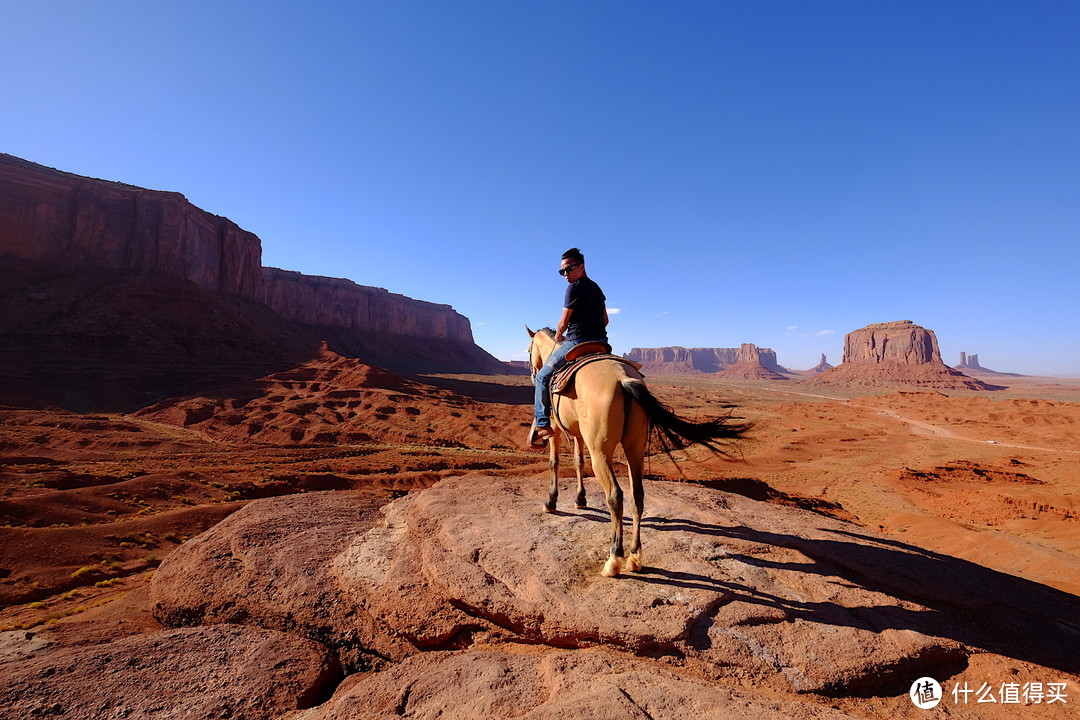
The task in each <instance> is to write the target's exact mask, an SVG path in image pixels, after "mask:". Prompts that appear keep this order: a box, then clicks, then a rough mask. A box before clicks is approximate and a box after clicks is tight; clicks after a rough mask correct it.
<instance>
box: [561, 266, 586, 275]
mask: <svg viewBox="0 0 1080 720" xmlns="http://www.w3.org/2000/svg"><path fill="white" fill-rule="evenodd" d="M576 267H581V263H578V264H577V265H567V266H566V267H564V268H560V269H559V274H560V275H569V274H570V273H572V272H574V268H576Z"/></svg>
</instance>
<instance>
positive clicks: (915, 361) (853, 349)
mask: <svg viewBox="0 0 1080 720" xmlns="http://www.w3.org/2000/svg"><path fill="white" fill-rule="evenodd" d="M815 381H817V382H826V383H831V382H840V383H847V384H854V385H892V384H903V385H919V386H921V387H930V388H937V389H958V390H1000V389H1001V388H1000V387H997V386H994V385H987V384H986V383H984V382H981V381H979V380H975V379H973V378H970V377H968V376H967V375H964V374H963V373H961V372H959V371H957V370H953V369H952V368H950V367H948V366H946V365H945V363H943V362H942V361H941V353H940V351H939V350H938V342H937V336H936V335H935V334H934V331H933V330H928V329H927V328H924V327H921V326H919V325H916V324H915V323H913V322H912V321H910V320H900V321H896V322H886V323H874V324H871V325H867V326H866V327H864V328H861V329H859V330H854V331H852V332H850V333H848V334H847V336H846V337H845V338H844V360H843V363H842V364H841V365H840V366H839V367H836V368H833V369H832V370H828V371H826V372H823V373H821V374H820V375H818V377H817V378H815Z"/></svg>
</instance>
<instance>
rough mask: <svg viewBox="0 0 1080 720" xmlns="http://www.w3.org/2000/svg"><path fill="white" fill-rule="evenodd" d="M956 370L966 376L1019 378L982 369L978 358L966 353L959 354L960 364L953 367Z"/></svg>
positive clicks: (1016, 375)
mask: <svg viewBox="0 0 1080 720" xmlns="http://www.w3.org/2000/svg"><path fill="white" fill-rule="evenodd" d="M953 368H954V369H956V370H961V371H963V372H964V374H966V375H1008V376H1011V377H1020V376H1019V375H1018V374H1017V373H1003V372H998V371H996V370H991V369H990V368H984V367H983V366H982V365H980V364H979V356H978V355H976V354H974V353H972V354H970V355H969V354H967V353H966V352H962V353H960V363H959V364H957V365H954V366H953Z"/></svg>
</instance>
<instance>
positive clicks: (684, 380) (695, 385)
mask: <svg viewBox="0 0 1080 720" xmlns="http://www.w3.org/2000/svg"><path fill="white" fill-rule="evenodd" d="M994 381H995V382H1000V379H995V380H994ZM649 382H650V386H651V387H652V388H653V390H654V392H655V393H656V395H657V396H659V397H660V398H661V399H662V400H663V401H664V402H665V403H667V404H668V405H670V406H671V407H672V408H674V409H676V410H677V411H678V412H680V413H683V414H685V415H687V416H689V417H705V416H716V415H725V414H731V415H733V416H735V417H739V418H744V419H746V420H748V421H750V422H751V423H752V424H753V428H752V430H751V431H750V433H749V434H748V436H747V438H746V439H745V440H744V441H741V442H740V443H739V444H737V445H736V446H734V447H733V448H732V456H731V457H728V458H724V457H719V456H715V455H712V454H710V453H708V452H705V451H702V450H700V449H696V448H691V449H689V450H686V451H680V452H677V453H675V455H674V456H673V457H667V456H665V455H663V454H655V455H652V456H651V457H650V459H649V460H648V465H647V474H648V477H649V478H650V479H651V481H653V482H695V483H702V484H705V485H707V486H710V487H715V488H718V489H721V490H727V491H731V492H734V493H738V494H741V495H746V496H748V497H750V498H752V499H755V500H760V501H762V502H768V503H774V504H780V505H791V506H796V507H801V508H804V509H809V510H813V511H815V512H819V513H823V514H826V515H831V516H833V517H836V518H839V519H844V520H848V521H851V522H854V523H857V524H858V525H860V526H862V528H863V529H865V530H871V531H874V532H879V533H881V534H882V535H883V537H889V538H895V539H902V540H903V541H904V542H906V543H911V544H914V545H918V546H921V547H924V548H926V549H928V550H932V551H935V552H939V553H943V554H947V555H950V556H953V557H956V558H960V559H964V560H968V561H971V562H973V563H977V564H979V565H982V566H984V567H987V568H991V569H993V570H997V571H1001V572H1004V573H1008V574H1011V575H1015V576H1019V577H1022V578H1024V579H1026V580H1030V581H1033V582H1036V583H1039V584H1042V585H1046V586H1049V587H1052V588H1056V589H1058V590H1062V591H1065V592H1067V593H1071V594H1074V595H1080V572H1078V568H1080V532H1078V528H1080V472H1077V468H1080V380H1071V379H1070V380H1064V379H1063V380H1050V379H1039V378H1008V380H1007V384H1008V385H1009V389H1008V390H1006V391H1003V392H996V393H975V392H950V393H948V394H943V393H941V392H936V391H918V390H912V389H906V390H900V389H886V388H875V389H872V390H871V389H865V388H863V389H856V388H840V387H834V386H826V385H816V384H813V383H811V382H808V381H805V380H792V381H787V382H771V383H770V382H742V383H734V382H721V381H717V380H715V379H711V378H709V377H708V376H672V377H655V378H650V379H649ZM530 397H531V385H530V384H529V379H528V378H527V377H522V376H499V377H491V376H421V377H416V378H413V379H411V380H398V379H396V378H393V377H392V376H389V375H385V374H382V373H380V372H378V371H375V370H372V369H369V368H364V367H361V366H359V365H356V364H355V363H354V364H352V365H350V364H349V363H348V362H345V361H342V360H340V359H335V358H329V359H325V360H324V362H322V363H321V364H319V363H316V364H314V365H313V366H311V367H307V368H301V369H299V370H296V371H291V372H290V373H280V374H278V375H277V376H269V377H268V378H264V379H262V380H260V381H259V382H257V383H252V384H251V385H249V386H245V387H243V388H232V389H226V390H223V391H222V392H219V393H215V394H209V395H206V394H204V395H200V396H198V397H189V398H180V399H176V400H174V401H169V402H165V403H161V404H159V405H157V406H154V407H152V408H147V409H145V410H143V411H141V412H139V413H135V414H130V415H112V414H95V415H88V414H76V413H71V412H67V411H63V410H59V409H55V410H26V409H18V408H11V407H6V408H0V663H4V662H11V661H14V662H18V660H19V658H20V657H22V656H23V655H25V654H27V653H30V652H33V648H34V644H33V643H29V644H28V643H27V638H29V637H30V635H29V634H28V633H32V634H33V637H34V638H35V639H36V640H35V642H39V643H41V644H43V645H44V644H48V645H49V646H50V647H65V646H72V645H85V644H91V643H98V642H102V641H103V640H106V639H115V638H118V637H122V636H124V635H134V634H139V633H145V632H150V631H154V630H158V629H160V628H161V626H160V624H159V623H158V622H157V621H156V620H155V619H154V618H153V617H152V616H151V615H150V614H149V612H148V610H147V605H148V601H147V592H148V590H147V588H148V583H149V578H150V576H151V574H152V573H153V572H154V568H155V567H156V566H157V565H158V564H160V563H161V561H162V560H163V559H164V558H165V557H166V556H167V555H168V554H169V553H170V552H171V551H173V550H174V549H175V548H177V547H179V546H181V545H182V544H183V543H185V542H186V541H188V540H189V539H190V538H192V537H194V536H195V535H197V534H199V533H201V532H202V531H204V530H206V529H208V528H209V527H211V526H213V525H214V524H216V523H217V522H219V521H220V520H222V519H223V518H225V517H226V516H228V515H229V514H231V513H232V512H234V511H236V510H238V509H239V508H241V507H243V506H244V505H245V504H246V503H248V502H250V501H251V500H253V499H256V498H263V497H270V496H275V495H286V494H294V493H308V492H322V491H335V490H341V489H353V490H356V489H360V490H366V491H368V492H370V493H371V494H372V495H373V496H374V497H375V498H377V499H378V500H379V501H382V500H383V499H385V500H390V499H391V498H394V497H398V496H400V495H402V494H404V493H408V492H413V491H418V490H421V489H423V488H427V487H430V486H432V485H433V484H435V483H438V482H439V481H440V480H442V479H444V478H447V477H450V476H454V475H464V474H467V473H470V472H475V471H478V470H482V471H485V472H486V473H488V474H490V475H493V476H496V477H499V476H502V477H524V476H542V475H543V474H544V473H545V472H546V469H547V457H546V453H544V452H540V451H535V450H530V449H526V448H525V447H524V442H523V441H524V436H525V433H526V430H527V426H528V420H529V416H530V407H529V403H530ZM572 473H573V470H572V464H571V463H570V462H569V461H568V458H567V462H564V464H563V474H564V477H565V478H567V479H566V480H564V487H566V486H567V485H568V484H569V478H570V476H571V475H572ZM590 492H591V493H592V494H593V496H594V497H595V496H596V495H597V494H598V492H599V490H598V488H597V487H595V483H594V484H593V486H592V487H591V488H590ZM541 500H542V499H541V498H537V507H538V508H539V505H540V503H541ZM646 502H647V499H646ZM1074 620H1075V618H1074ZM1070 699H1071V698H1070ZM1075 701H1076V702H1080V697H1078V698H1076V700H1075Z"/></svg>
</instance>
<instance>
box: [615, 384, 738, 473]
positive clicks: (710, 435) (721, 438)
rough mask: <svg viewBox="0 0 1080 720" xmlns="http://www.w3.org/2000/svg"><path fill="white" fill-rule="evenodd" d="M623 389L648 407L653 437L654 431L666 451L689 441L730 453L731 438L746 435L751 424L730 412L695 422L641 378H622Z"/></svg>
mask: <svg viewBox="0 0 1080 720" xmlns="http://www.w3.org/2000/svg"><path fill="white" fill-rule="evenodd" d="M621 385H622V390H623V393H624V394H625V395H626V396H627V397H628V398H630V399H632V400H633V401H634V402H636V403H637V404H638V405H640V406H641V407H642V409H643V410H645V415H646V417H648V418H649V435H650V441H651V439H652V436H653V435H655V436H656V438H657V440H658V441H659V442H660V447H661V448H662V449H663V450H664V452H670V451H672V450H681V449H683V448H685V447H686V446H688V445H704V446H705V447H707V448H709V449H710V450H712V451H713V452H716V453H719V454H721V455H730V453H729V452H728V447H727V446H728V445H729V444H730V442H726V441H732V440H736V439H738V438H740V437H742V436H743V434H744V433H745V432H746V431H747V430H749V429H750V424H749V423H746V422H738V421H736V420H735V419H733V418H731V417H730V416H729V417H727V418H715V419H713V420H703V421H700V422H694V421H692V420H687V419H686V418H681V417H679V416H678V415H676V414H675V413H674V412H672V411H671V408H669V407H667V406H666V405H664V404H663V403H662V402H660V401H659V400H657V399H656V396H655V395H653V394H652V392H650V391H649V388H648V386H646V385H645V383H644V382H643V381H642V380H640V379H639V378H627V379H625V380H623V381H622V382H621Z"/></svg>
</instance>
